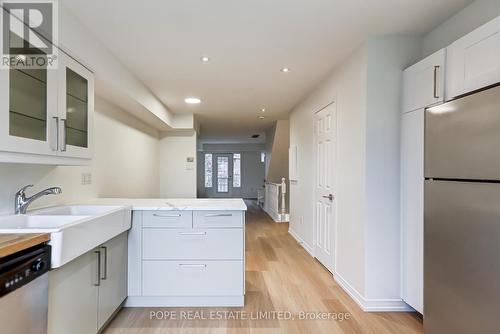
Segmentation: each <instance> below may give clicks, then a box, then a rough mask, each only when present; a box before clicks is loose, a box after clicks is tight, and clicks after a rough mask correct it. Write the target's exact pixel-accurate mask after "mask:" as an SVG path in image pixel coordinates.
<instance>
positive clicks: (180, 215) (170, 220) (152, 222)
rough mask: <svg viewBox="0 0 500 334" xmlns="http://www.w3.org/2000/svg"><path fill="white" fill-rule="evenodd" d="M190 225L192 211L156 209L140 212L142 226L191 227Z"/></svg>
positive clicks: (191, 224) (191, 223) (191, 222)
mask: <svg viewBox="0 0 500 334" xmlns="http://www.w3.org/2000/svg"><path fill="white" fill-rule="evenodd" d="M192 226H193V212H192V211H180V210H179V211H174V210H156V211H143V213H142V227H158V228H191V227H192Z"/></svg>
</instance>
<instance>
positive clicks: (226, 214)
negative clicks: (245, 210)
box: [205, 213, 233, 217]
mask: <svg viewBox="0 0 500 334" xmlns="http://www.w3.org/2000/svg"><path fill="white" fill-rule="evenodd" d="M232 216H233V214H232V213H209V214H207V215H205V217H232Z"/></svg>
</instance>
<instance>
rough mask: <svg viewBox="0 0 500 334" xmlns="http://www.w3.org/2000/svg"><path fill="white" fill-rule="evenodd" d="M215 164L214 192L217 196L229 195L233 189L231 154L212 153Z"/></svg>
mask: <svg viewBox="0 0 500 334" xmlns="http://www.w3.org/2000/svg"><path fill="white" fill-rule="evenodd" d="M214 165H215V177H214V180H215V183H214V186H215V189H214V190H215V194H216V195H217V196H231V195H232V190H233V155H232V154H214Z"/></svg>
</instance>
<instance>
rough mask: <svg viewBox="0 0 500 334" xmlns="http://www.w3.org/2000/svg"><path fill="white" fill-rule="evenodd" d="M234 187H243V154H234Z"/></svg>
mask: <svg viewBox="0 0 500 334" xmlns="http://www.w3.org/2000/svg"><path fill="white" fill-rule="evenodd" d="M233 187H234V188H239V187H241V154H240V153H234V154H233Z"/></svg>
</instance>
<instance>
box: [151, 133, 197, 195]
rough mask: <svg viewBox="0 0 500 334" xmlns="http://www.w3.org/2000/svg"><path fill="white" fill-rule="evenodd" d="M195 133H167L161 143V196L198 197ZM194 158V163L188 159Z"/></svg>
mask: <svg viewBox="0 0 500 334" xmlns="http://www.w3.org/2000/svg"><path fill="white" fill-rule="evenodd" d="M196 138H197V134H196V132H195V131H188V132H183V133H166V134H164V136H163V137H162V139H161V141H160V196H161V197H170V198H194V197H196V169H197V164H196V159H197V156H196V144H197V140H196ZM188 157H190V158H191V157H192V158H193V159H194V162H193V163H188V162H187V158H188Z"/></svg>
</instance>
